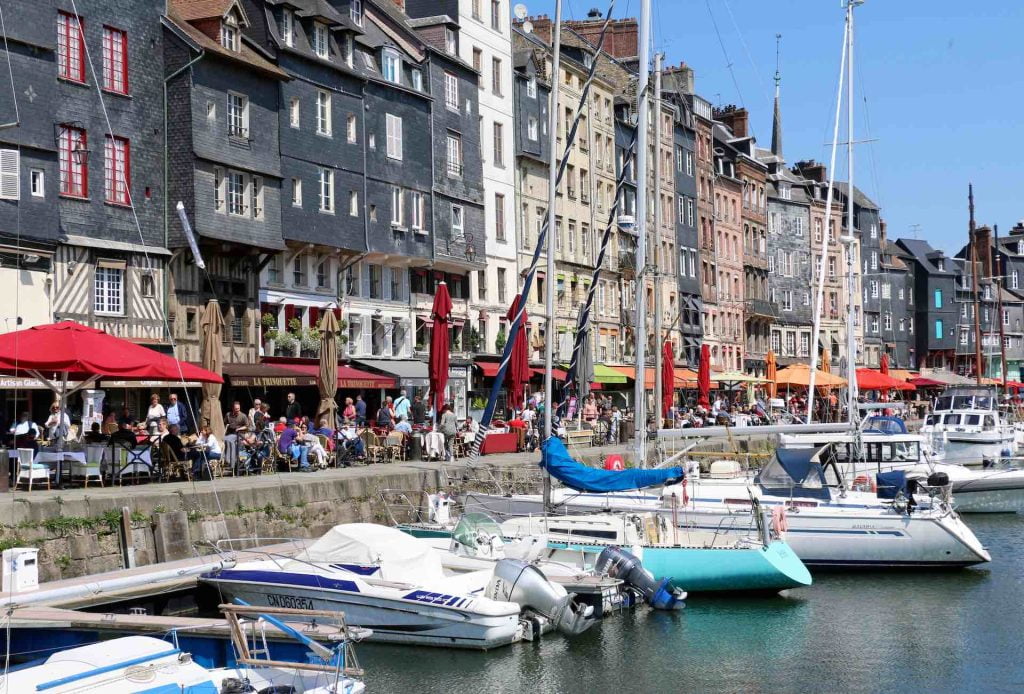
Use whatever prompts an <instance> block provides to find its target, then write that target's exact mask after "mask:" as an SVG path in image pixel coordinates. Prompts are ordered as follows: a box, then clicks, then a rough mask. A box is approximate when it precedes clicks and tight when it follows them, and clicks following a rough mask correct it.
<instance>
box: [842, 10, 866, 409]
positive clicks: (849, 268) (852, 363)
mask: <svg viewBox="0 0 1024 694" xmlns="http://www.w3.org/2000/svg"><path fill="white" fill-rule="evenodd" d="M862 2H863V0H848V1H847V3H846V24H847V28H848V32H847V35H846V44H847V45H846V52H847V57H848V59H847V62H846V129H847V132H846V165H847V170H848V175H849V182H848V183H847V190H846V193H847V195H846V233H847V236H848V238H847V253H846V278H847V279H846V283H847V295H848V297H849V298H848V301H849V304H850V310H848V311H847V312H846V380H847V383H846V394H847V400H846V404H847V407H848V408H849V411H848V415H849V418H850V424H851V425H852V426H853V427H854V428H856V426H857V336H856V335H855V334H854V328H855V325H854V316H853V297H855V296H856V295H857V285H856V278H855V276H854V267H853V247H854V243H855V237H854V234H853V191H854V188H853V8H854V7H856V6H857V5H860V4H861V3H862Z"/></svg>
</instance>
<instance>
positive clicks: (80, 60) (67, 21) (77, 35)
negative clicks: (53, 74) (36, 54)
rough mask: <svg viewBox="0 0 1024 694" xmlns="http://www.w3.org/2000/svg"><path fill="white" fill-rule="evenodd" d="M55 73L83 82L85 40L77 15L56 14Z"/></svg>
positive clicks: (67, 78)
mask: <svg viewBox="0 0 1024 694" xmlns="http://www.w3.org/2000/svg"><path fill="white" fill-rule="evenodd" d="M57 75H58V76H59V77H61V78H63V79H66V80H74V81H75V82H85V42H84V41H83V40H82V24H81V23H80V20H79V18H78V17H76V16H75V15H73V14H68V13H67V12H60V13H58V15H57Z"/></svg>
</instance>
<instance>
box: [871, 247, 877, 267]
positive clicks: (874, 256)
mask: <svg viewBox="0 0 1024 694" xmlns="http://www.w3.org/2000/svg"><path fill="white" fill-rule="evenodd" d="M871 269H872V270H877V269H878V253H877V252H876V251H871Z"/></svg>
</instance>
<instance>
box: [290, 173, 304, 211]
mask: <svg viewBox="0 0 1024 694" xmlns="http://www.w3.org/2000/svg"><path fill="white" fill-rule="evenodd" d="M292 207H302V179H301V178H298V177H295V178H292Z"/></svg>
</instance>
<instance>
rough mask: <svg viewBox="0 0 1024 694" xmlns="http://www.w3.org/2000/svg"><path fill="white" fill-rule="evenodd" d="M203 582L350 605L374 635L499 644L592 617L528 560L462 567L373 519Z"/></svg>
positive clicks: (244, 594) (233, 591)
mask: <svg viewBox="0 0 1024 694" xmlns="http://www.w3.org/2000/svg"><path fill="white" fill-rule="evenodd" d="M200 580H201V581H203V582H204V583H207V584H210V585H214V586H216V587H217V588H218V589H219V590H220V591H221V593H222V594H223V595H224V596H225V597H227V598H241V599H243V600H245V601H246V602H248V603H251V604H253V605H260V606H262V605H268V606H271V607H297V608H302V609H318V610H337V611H344V613H345V616H346V620H347V621H348V623H349V624H351V625H353V626H359V627H366V628H369V629H372V630H373V636H372V637H371V639H372V640H375V641H389V642H395V643H407V644H417V645H427V646H449V647H460V648H478V649H490V648H495V647H497V646H503V645H506V644H510V643H513V642H516V641H519V640H522V639H530V638H533V637H534V636H539V634H540V633H543V632H545V631H549V630H551V629H558V630H559V631H562V632H563V633H566V634H578V633H580V632H582V631H584V630H586V629H587V628H588V627H589V626H590V625H591V623H592V622H593V620H592V619H591V613H592V609H591V608H590V607H587V606H581V605H579V604H577V603H576V602H575V601H574V600H573V596H571V595H569V594H568V593H567V592H566V591H565V590H564V589H563V588H561V586H557V585H554V584H551V583H549V582H548V581H547V580H546V579H545V578H544V577H543V575H542V574H540V572H539V571H537V570H536V569H535V568H533V567H530V566H529V565H527V564H526V563H525V562H521V561H518V560H514V559H504V560H501V561H499V562H496V563H495V564H494V565H492V566H489V567H487V568H484V569H481V570H479V571H469V572H458V573H456V572H453V571H449V570H445V568H444V567H443V566H442V564H441V561H440V559H439V557H438V556H437V554H436V553H434V552H433V551H432V550H431V549H430V547H428V546H426V545H424V544H423V543H421V542H419V541H417V539H416V538H414V537H412V536H411V535H408V534H406V533H403V532H402V531H400V530H397V529H395V528H388V527H386V526H382V525H376V524H372V523H352V524H346V525H338V526H335V527H334V528H332V529H331V530H330V531H329V532H328V533H327V534H326V535H324V536H323V537H321V538H320V539H319V540H317V541H315V542H313V543H312V544H311V545H310V546H309V547H307V548H306V549H304V550H303V551H301V552H300V553H299V554H297V555H296V556H295V557H279V556H271V557H268V558H267V559H264V560H256V561H251V562H244V563H240V564H238V565H236V566H235V567H233V568H230V569H222V570H219V571H215V572H211V573H209V574H204V575H203V576H202V577H201V578H200Z"/></svg>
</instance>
